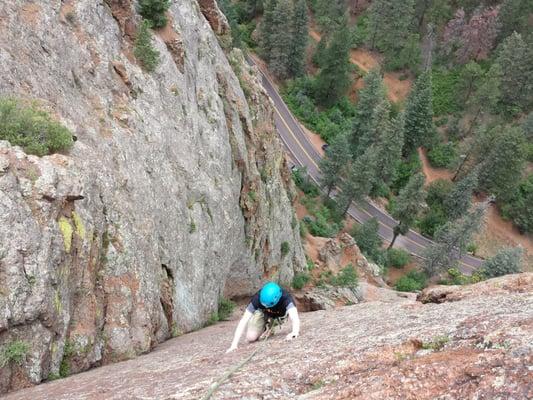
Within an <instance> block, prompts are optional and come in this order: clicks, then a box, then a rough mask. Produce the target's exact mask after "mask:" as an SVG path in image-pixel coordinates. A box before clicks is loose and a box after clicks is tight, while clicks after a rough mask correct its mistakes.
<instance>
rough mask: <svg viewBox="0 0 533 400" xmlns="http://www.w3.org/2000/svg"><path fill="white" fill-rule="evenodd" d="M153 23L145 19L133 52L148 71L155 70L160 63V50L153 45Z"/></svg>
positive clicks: (138, 32) (140, 27)
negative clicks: (151, 28)
mask: <svg viewBox="0 0 533 400" xmlns="http://www.w3.org/2000/svg"><path fill="white" fill-rule="evenodd" d="M150 27H151V23H150V22H149V21H148V20H144V21H142V22H141V24H140V25H139V30H138V31H137V38H136V39H135V48H134V50H133V54H134V55H135V58H137V59H138V60H139V62H140V63H141V65H142V67H143V68H144V69H145V70H146V71H147V72H153V71H155V69H156V68H157V65H158V64H159V52H158V51H157V50H156V49H155V48H154V47H153V46H152V33H151V32H150Z"/></svg>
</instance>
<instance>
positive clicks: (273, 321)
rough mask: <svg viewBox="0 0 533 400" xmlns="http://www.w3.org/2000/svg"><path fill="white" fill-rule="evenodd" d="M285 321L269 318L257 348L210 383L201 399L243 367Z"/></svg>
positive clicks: (208, 397)
mask: <svg viewBox="0 0 533 400" xmlns="http://www.w3.org/2000/svg"><path fill="white" fill-rule="evenodd" d="M284 321H285V319H281V318H272V319H271V320H269V321H267V328H266V330H265V332H264V333H263V338H262V339H261V344H260V345H259V346H257V348H256V349H255V350H254V351H253V352H252V354H250V355H249V356H248V357H246V358H245V359H244V360H243V361H241V362H240V363H239V364H237V365H235V366H234V367H232V368H230V369H229V370H228V371H226V372H225V373H224V375H222V377H221V378H220V379H219V380H218V381H216V382H215V383H214V384H213V385H211V388H210V389H209V391H208V392H207V393H206V395H205V396H204V397H202V400H209V399H210V398H211V396H212V395H213V394H214V393H215V392H216V391H217V389H218V388H219V387H220V385H222V384H223V383H224V382H225V381H226V380H227V379H229V378H230V377H231V376H232V375H233V374H234V373H235V372H237V371H238V370H239V369H241V368H242V367H244V366H245V365H246V363H247V362H249V361H250V360H251V359H252V358H253V357H254V356H255V355H256V354H257V353H258V352H259V350H261V349H262V348H263V347H264V346H265V343H266V341H267V340H268V338H269V337H271V336H272V335H273V334H274V329H275V328H276V327H277V326H281V324H282V323H283V322H284Z"/></svg>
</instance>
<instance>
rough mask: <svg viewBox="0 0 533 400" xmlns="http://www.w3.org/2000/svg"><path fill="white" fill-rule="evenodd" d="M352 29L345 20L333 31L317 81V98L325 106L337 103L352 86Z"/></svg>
mask: <svg viewBox="0 0 533 400" xmlns="http://www.w3.org/2000/svg"><path fill="white" fill-rule="evenodd" d="M349 51H350V31H349V30H348V26H347V25H346V21H343V23H342V24H340V26H339V27H338V29H337V30H336V31H335V32H334V33H333V35H332V38H331V43H330V44H329V46H328V47H327V48H326V51H325V55H324V61H323V64H322V67H321V69H320V72H319V73H318V76H317V78H316V82H315V85H316V87H315V98H316V100H317V102H319V103H320V104H322V105H324V106H331V105H333V104H335V103H336V102H337V101H338V100H339V99H340V98H341V97H342V96H343V95H344V93H345V92H346V90H347V89H348V87H349V86H350V56H349Z"/></svg>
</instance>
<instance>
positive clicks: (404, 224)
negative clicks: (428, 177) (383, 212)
mask: <svg viewBox="0 0 533 400" xmlns="http://www.w3.org/2000/svg"><path fill="white" fill-rule="evenodd" d="M424 182H425V178H424V174H421V173H418V174H416V175H413V176H412V177H411V179H409V182H408V183H407V185H406V186H405V187H404V188H402V189H401V190H400V193H399V195H398V198H397V199H396V204H395V206H394V209H393V212H392V216H393V217H394V218H395V219H396V220H398V224H397V225H396V226H395V227H394V229H393V233H394V236H393V238H392V241H391V243H390V245H389V248H391V247H392V246H394V242H395V241H396V238H397V237H398V235H405V234H407V232H409V228H410V227H411V226H412V225H413V223H414V222H415V220H416V218H417V216H418V214H419V213H420V211H421V210H422V208H423V207H424V203H425V200H426V192H425V190H424Z"/></svg>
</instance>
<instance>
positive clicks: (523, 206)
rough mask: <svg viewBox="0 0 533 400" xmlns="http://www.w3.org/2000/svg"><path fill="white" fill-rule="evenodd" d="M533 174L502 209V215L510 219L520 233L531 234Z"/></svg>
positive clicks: (532, 226) (523, 182)
mask: <svg viewBox="0 0 533 400" xmlns="http://www.w3.org/2000/svg"><path fill="white" fill-rule="evenodd" d="M532 204H533V174H530V175H529V176H528V177H527V178H526V179H524V180H523V181H522V182H521V183H520V184H519V185H518V188H517V190H516V191H515V193H514V194H513V196H512V198H511V200H509V202H508V203H506V204H504V205H503V207H502V212H503V215H504V216H505V217H506V218H510V219H511V220H512V221H513V223H514V224H515V225H516V226H517V227H518V229H519V230H520V232H522V233H533V207H532V206H531V205H532Z"/></svg>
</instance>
